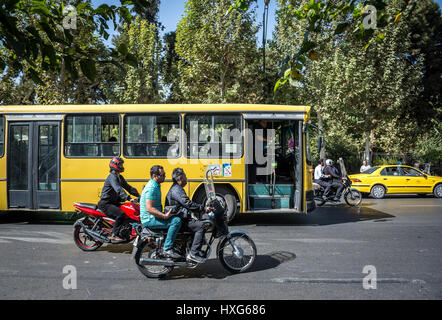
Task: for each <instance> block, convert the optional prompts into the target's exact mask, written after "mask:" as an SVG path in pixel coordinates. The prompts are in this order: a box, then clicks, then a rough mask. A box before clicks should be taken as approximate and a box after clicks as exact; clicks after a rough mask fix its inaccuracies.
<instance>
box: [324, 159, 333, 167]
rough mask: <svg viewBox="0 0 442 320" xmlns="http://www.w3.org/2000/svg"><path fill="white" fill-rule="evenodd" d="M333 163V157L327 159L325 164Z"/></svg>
mask: <svg viewBox="0 0 442 320" xmlns="http://www.w3.org/2000/svg"><path fill="white" fill-rule="evenodd" d="M332 164H333V160H332V159H327V160H325V165H326V166H331V165H332Z"/></svg>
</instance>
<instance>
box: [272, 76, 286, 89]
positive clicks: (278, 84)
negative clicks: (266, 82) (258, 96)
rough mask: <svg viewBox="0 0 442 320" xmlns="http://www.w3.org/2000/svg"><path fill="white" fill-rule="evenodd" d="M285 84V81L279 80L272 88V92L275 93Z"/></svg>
mask: <svg viewBox="0 0 442 320" xmlns="http://www.w3.org/2000/svg"><path fill="white" fill-rule="evenodd" d="M286 82H287V79H279V80H278V81H276V84H275V87H274V88H273V92H276V90H278V88H279V87H280V86H282V85H284V84H285V83H286Z"/></svg>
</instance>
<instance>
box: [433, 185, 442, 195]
mask: <svg viewBox="0 0 442 320" xmlns="http://www.w3.org/2000/svg"><path fill="white" fill-rule="evenodd" d="M433 194H434V196H435V197H436V198H442V183H440V184H438V185H437V186H435V187H434V190H433Z"/></svg>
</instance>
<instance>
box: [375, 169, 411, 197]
mask: <svg viewBox="0 0 442 320" xmlns="http://www.w3.org/2000/svg"><path fill="white" fill-rule="evenodd" d="M380 182H382V183H383V184H384V185H385V186H386V187H387V193H407V186H406V183H405V179H404V177H403V176H402V171H401V168H400V167H398V166H389V167H385V168H384V169H383V170H382V171H381V177H380Z"/></svg>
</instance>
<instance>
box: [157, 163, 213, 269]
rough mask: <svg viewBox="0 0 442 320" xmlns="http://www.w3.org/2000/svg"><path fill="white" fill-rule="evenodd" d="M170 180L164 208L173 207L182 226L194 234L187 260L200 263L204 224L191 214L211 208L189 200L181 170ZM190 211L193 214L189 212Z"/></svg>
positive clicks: (176, 169) (178, 169)
mask: <svg viewBox="0 0 442 320" xmlns="http://www.w3.org/2000/svg"><path fill="white" fill-rule="evenodd" d="M172 180H173V185H172V187H170V189H169V192H168V193H167V195H166V202H165V207H167V206H173V207H175V211H176V212H177V213H178V214H179V216H180V218H181V220H182V222H183V225H185V226H187V227H188V228H189V229H190V230H192V232H194V233H195V235H194V238H193V243H192V247H191V250H190V253H189V254H188V255H187V259H188V260H193V261H195V262H201V261H203V258H204V257H205V254H204V253H203V252H202V251H201V250H200V249H201V246H202V244H203V237H204V232H205V229H204V223H203V222H201V221H200V220H199V218H200V216H199V217H194V216H193V215H192V213H193V212H195V213H197V214H199V215H201V214H202V213H204V212H209V211H211V208H210V207H209V206H207V207H204V205H202V204H198V203H196V202H193V201H192V200H190V199H189V197H188V196H187V194H186V191H185V190H184V187H185V186H186V184H187V177H186V174H185V173H184V170H183V169H181V168H175V169H174V170H173V172H172ZM190 210H192V211H193V212H190Z"/></svg>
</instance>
